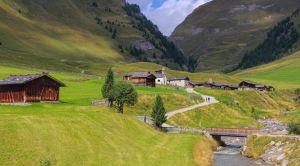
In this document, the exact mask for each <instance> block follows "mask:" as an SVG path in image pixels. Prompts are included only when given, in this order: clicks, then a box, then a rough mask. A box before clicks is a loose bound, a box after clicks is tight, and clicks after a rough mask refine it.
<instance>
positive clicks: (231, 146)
mask: <svg viewBox="0 0 300 166" xmlns="http://www.w3.org/2000/svg"><path fill="white" fill-rule="evenodd" d="M223 140H224V141H225V143H227V146H226V147H222V148H218V150H217V151H216V152H215V153H214V166H270V165H268V164H266V163H263V162H258V161H256V160H254V159H250V158H247V157H245V156H243V155H241V153H240V151H241V148H242V146H243V144H244V142H245V140H243V139H236V138H223Z"/></svg>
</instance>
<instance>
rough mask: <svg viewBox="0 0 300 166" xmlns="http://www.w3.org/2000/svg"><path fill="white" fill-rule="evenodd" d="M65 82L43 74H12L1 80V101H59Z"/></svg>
mask: <svg viewBox="0 0 300 166" xmlns="http://www.w3.org/2000/svg"><path fill="white" fill-rule="evenodd" d="M64 86H65V84H64V83H62V82H60V81H58V80H56V79H55V78H53V77H51V76H50V75H48V74H46V73H43V74H30V75H12V76H9V77H8V78H6V79H3V80H0V103H26V102H40V101H59V89H60V87H64Z"/></svg>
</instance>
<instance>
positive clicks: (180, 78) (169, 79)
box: [168, 77, 190, 81]
mask: <svg viewBox="0 0 300 166" xmlns="http://www.w3.org/2000/svg"><path fill="white" fill-rule="evenodd" d="M178 80H188V81H189V80H190V79H189V77H178V78H168V81H178Z"/></svg>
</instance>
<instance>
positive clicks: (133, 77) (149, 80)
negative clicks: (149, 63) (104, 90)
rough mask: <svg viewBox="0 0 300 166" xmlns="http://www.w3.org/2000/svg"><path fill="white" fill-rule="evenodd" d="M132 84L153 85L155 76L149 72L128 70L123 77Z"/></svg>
mask: <svg viewBox="0 0 300 166" xmlns="http://www.w3.org/2000/svg"><path fill="white" fill-rule="evenodd" d="M123 79H124V80H127V81H130V82H132V83H133V84H134V85H140V86H150V87H155V79H156V77H155V76H154V75H153V74H151V73H150V72H130V73H128V74H126V75H125V76H124V77H123Z"/></svg>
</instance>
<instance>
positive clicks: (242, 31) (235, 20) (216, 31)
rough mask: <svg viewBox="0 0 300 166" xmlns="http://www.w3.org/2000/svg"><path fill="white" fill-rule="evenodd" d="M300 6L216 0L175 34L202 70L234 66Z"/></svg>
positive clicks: (277, 0)
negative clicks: (269, 31) (278, 23)
mask: <svg viewBox="0 0 300 166" xmlns="http://www.w3.org/2000/svg"><path fill="white" fill-rule="evenodd" d="M224 3H226V5H224ZM299 5H300V3H299V1H295V0H287V1H281V0H251V1H249V0H236V1H230V2H228V1H226V0H214V1H212V2H210V3H208V4H206V5H204V6H201V7H199V8H198V9H196V10H195V11H194V12H193V13H192V14H191V15H190V16H188V17H187V18H186V20H185V21H184V22H183V23H182V24H181V25H179V26H178V27H177V28H176V30H175V31H174V33H173V34H172V37H174V38H175V39H176V37H179V39H178V40H176V44H177V45H178V46H179V47H181V48H182V49H183V50H184V52H185V54H186V55H188V56H192V57H194V58H196V59H198V66H197V70H198V71H204V70H206V71H207V70H210V71H211V70H226V69H230V68H232V67H233V66H235V65H237V64H238V63H239V61H240V60H241V58H242V57H243V55H244V53H245V52H246V51H247V50H249V49H251V48H254V47H256V46H257V43H260V42H261V41H262V40H263V39H264V38H265V36H266V33H267V32H268V30H269V29H270V28H272V27H273V26H274V25H275V24H276V23H277V22H279V21H280V20H281V19H283V18H285V17H286V16H288V15H290V14H291V13H292V12H293V11H295V10H296V9H297V8H298V7H299ZM199 18H201V19H199ZM180 38H182V39H180Z"/></svg>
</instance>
